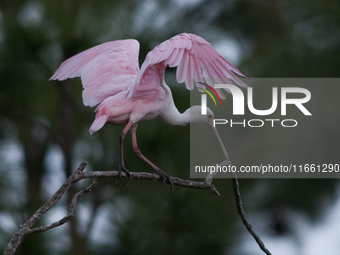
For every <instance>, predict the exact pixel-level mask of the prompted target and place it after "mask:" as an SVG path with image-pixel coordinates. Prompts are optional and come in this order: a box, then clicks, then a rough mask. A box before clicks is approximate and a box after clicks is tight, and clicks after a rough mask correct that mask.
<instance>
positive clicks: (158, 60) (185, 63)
mask: <svg viewBox="0 0 340 255" xmlns="http://www.w3.org/2000/svg"><path fill="white" fill-rule="evenodd" d="M166 66H169V67H176V66H177V73H176V78H177V81H178V82H179V83H183V82H184V83H185V86H186V88H187V89H189V90H192V89H193V88H194V84H195V82H194V81H196V82H197V81H200V82H207V83H210V84H211V85H213V84H218V83H229V84H233V83H232V82H231V80H232V81H233V82H234V83H236V84H238V85H239V86H242V87H247V85H246V84H245V83H244V82H243V81H242V80H241V79H240V78H239V77H238V76H240V77H245V78H246V76H245V75H244V74H243V73H241V72H240V71H239V70H238V69H237V68H236V67H234V66H233V65H232V64H230V63H229V62H228V61H227V60H225V59H224V58H223V57H222V56H221V55H220V54H218V53H217V52H216V50H215V49H214V48H213V47H212V46H211V44H210V43H209V42H207V41H206V40H204V39H203V38H202V37H199V36H197V35H193V34H187V33H183V34H180V35H177V36H174V37H172V38H171V39H169V40H167V41H165V42H163V43H161V44H160V45H158V46H157V47H156V48H154V49H153V50H152V51H150V52H149V53H148V55H147V56H146V59H145V61H144V63H143V65H142V67H141V71H140V73H139V74H138V76H137V79H136V81H135V83H134V85H133V86H132V87H131V88H130V91H129V95H128V97H146V96H148V95H150V93H152V91H154V90H157V88H156V87H157V86H159V85H160V84H161V83H159V82H151V83H150V82H146V80H145V79H146V78H147V77H149V76H150V74H152V73H157V75H158V76H159V77H163V73H164V71H165V67H166ZM154 77H155V76H154ZM160 79H162V78H160ZM150 80H151V79H148V81H150ZM157 80H159V78H158V77H157ZM196 85H197V86H198V87H202V86H203V85H201V84H198V83H196ZM216 90H217V91H218V93H219V94H220V96H221V97H222V98H224V95H223V93H222V92H221V91H220V90H219V89H216Z"/></svg>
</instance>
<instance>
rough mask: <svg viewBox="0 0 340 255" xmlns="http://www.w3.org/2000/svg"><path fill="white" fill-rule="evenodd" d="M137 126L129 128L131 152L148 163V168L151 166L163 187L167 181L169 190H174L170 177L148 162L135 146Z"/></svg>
mask: <svg viewBox="0 0 340 255" xmlns="http://www.w3.org/2000/svg"><path fill="white" fill-rule="evenodd" d="M137 125H138V124H135V125H133V126H132V127H131V133H132V148H133V152H134V153H135V154H136V155H137V156H138V157H140V158H141V159H142V160H144V161H145V162H146V163H148V165H149V166H151V167H152V168H153V169H154V170H155V171H156V172H157V173H158V174H159V175H160V176H161V178H162V180H163V187H164V186H165V181H166V180H168V182H169V183H170V185H171V190H172V191H173V190H174V183H173V181H172V180H171V176H170V175H168V174H167V173H165V172H164V171H163V170H161V169H160V168H159V167H158V166H156V165H155V164H154V163H152V162H151V161H150V160H148V159H147V158H146V157H145V156H144V155H143V154H142V152H141V151H140V149H139V148H138V145H137V137H136V130H137Z"/></svg>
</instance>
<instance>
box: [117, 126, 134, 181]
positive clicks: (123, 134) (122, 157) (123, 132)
mask: <svg viewBox="0 0 340 255" xmlns="http://www.w3.org/2000/svg"><path fill="white" fill-rule="evenodd" d="M132 124H133V123H132V122H129V123H128V124H127V125H126V127H125V128H124V129H123V131H122V133H121V134H120V161H119V177H118V179H120V178H121V174H122V171H123V172H125V173H126V174H127V175H128V176H129V181H128V184H129V183H130V181H131V179H132V176H131V174H130V171H129V170H127V169H126V167H125V163H124V138H125V135H126V133H127V132H128V131H129V129H130V128H131V126H132Z"/></svg>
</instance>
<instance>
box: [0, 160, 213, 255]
mask: <svg viewBox="0 0 340 255" xmlns="http://www.w3.org/2000/svg"><path fill="white" fill-rule="evenodd" d="M86 165H87V162H82V163H81V164H80V165H79V166H78V168H77V170H76V171H75V172H74V173H73V174H72V175H71V176H70V177H69V178H68V179H67V180H66V181H65V182H64V184H63V185H62V186H61V187H60V188H59V189H58V190H57V192H56V193H55V194H54V195H53V196H52V197H51V198H50V199H49V200H47V201H46V203H45V204H44V205H43V206H41V207H40V208H39V209H38V210H37V211H36V212H35V213H34V214H33V215H32V217H31V218H29V219H28V220H27V221H26V222H25V223H24V224H23V225H21V226H20V227H19V230H18V231H17V232H16V233H15V234H14V236H13V237H12V239H11V240H10V241H9V243H8V245H7V248H6V250H5V251H4V255H12V254H14V253H15V251H16V250H17V249H18V247H19V246H20V245H21V243H22V242H23V241H24V239H25V237H26V236H27V235H30V234H35V233H40V232H44V231H47V230H50V229H53V228H56V227H59V226H61V225H63V224H65V223H67V222H69V221H70V220H72V219H73V218H74V216H75V208H76V204H77V202H78V201H79V199H80V198H82V197H83V196H84V195H85V194H86V193H88V192H90V191H91V189H92V188H93V186H94V185H95V184H96V180H97V178H117V177H119V171H106V172H101V171H94V172H84V169H85V167H86ZM121 176H122V177H123V178H126V179H128V178H129V177H128V176H127V175H126V174H125V173H121ZM131 176H132V179H145V180H153V181H163V180H162V178H161V177H160V176H159V175H158V174H156V173H144V172H137V173H136V172H131ZM89 178H91V179H93V183H92V184H91V185H90V186H88V187H86V188H85V189H83V190H82V191H80V192H78V193H77V194H75V195H74V197H73V198H72V202H71V204H70V205H69V210H68V213H67V215H66V216H65V217H63V218H62V219H60V220H59V221H56V222H54V223H52V224H49V225H45V226H40V227H36V228H33V229H32V227H33V225H34V224H35V223H36V222H37V221H38V220H39V219H41V217H42V216H43V215H44V214H45V213H46V212H47V211H48V210H49V209H51V208H52V207H53V206H54V205H55V204H56V203H57V202H58V201H59V200H60V199H61V198H62V197H63V195H64V194H65V193H66V192H67V190H68V189H69V188H70V187H71V186H72V185H73V184H74V183H76V182H78V181H80V180H83V179H89ZM171 180H172V181H173V183H174V185H177V186H182V187H185V188H194V189H210V190H211V192H212V193H213V194H216V195H219V193H218V191H217V189H216V188H215V186H214V185H212V184H211V182H210V183H209V182H195V181H190V180H182V179H180V178H177V177H171Z"/></svg>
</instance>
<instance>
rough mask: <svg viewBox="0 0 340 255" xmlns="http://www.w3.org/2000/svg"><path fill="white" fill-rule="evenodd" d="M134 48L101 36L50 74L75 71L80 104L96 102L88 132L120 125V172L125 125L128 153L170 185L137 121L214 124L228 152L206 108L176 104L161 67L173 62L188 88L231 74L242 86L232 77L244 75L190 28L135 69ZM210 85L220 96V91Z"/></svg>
mask: <svg viewBox="0 0 340 255" xmlns="http://www.w3.org/2000/svg"><path fill="white" fill-rule="evenodd" d="M138 53H139V43H138V41H136V40H133V39H127V40H118V41H112V42H106V43H103V44H100V45H98V46H95V47H92V48H90V49H88V50H86V51H83V52H81V53H79V54H77V55H75V56H73V57H71V58H69V59H67V60H65V61H64V62H63V63H62V64H61V65H60V66H59V68H58V69H57V70H56V71H55V73H54V74H53V76H52V77H51V78H50V80H65V79H67V78H74V77H78V76H80V77H81V80H82V84H83V87H84V90H83V101H84V105H86V106H91V107H93V106H95V105H97V104H100V105H99V106H98V107H97V109H96V112H97V114H96V117H95V120H94V122H93V124H92V126H91V127H90V133H91V134H92V133H93V132H95V131H97V130H99V129H101V128H102V127H103V126H104V124H105V123H108V124H112V125H126V126H125V128H124V130H123V131H122V133H121V134H120V153H121V155H120V164H119V171H120V173H121V171H124V172H125V173H126V174H127V175H128V176H130V180H131V174H130V172H129V171H128V170H127V169H126V167H125V164H124V153H123V142H124V138H125V135H126V133H127V132H128V131H129V130H131V133H132V147H133V151H134V153H135V154H136V155H137V156H138V157H140V158H141V159H142V160H144V161H145V162H146V163H147V164H149V165H150V166H151V167H152V168H153V169H154V170H155V171H156V172H157V173H158V174H159V175H160V176H161V178H162V180H163V185H165V181H166V180H167V181H168V182H169V183H170V184H171V188H172V189H173V182H172V180H171V177H170V176H169V175H168V174H166V173H165V172H163V171H162V170H161V169H160V168H159V167H157V166H156V165H154V164H153V163H152V162H151V161H150V160H148V159H147V158H146V157H145V156H144V155H143V154H142V153H141V151H140V150H139V148H138V146H137V139H136V130H137V126H138V123H139V122H141V121H146V120H151V119H154V118H159V119H161V120H162V121H164V122H165V123H167V124H169V125H179V126H184V125H187V124H189V123H190V122H198V123H203V124H206V125H208V126H209V127H211V128H212V129H213V130H214V132H215V134H216V136H217V138H218V140H219V143H220V145H221V146H222V150H223V152H224V154H225V156H226V157H227V159H228V154H227V151H226V150H225V148H224V146H223V143H222V141H221V139H220V137H219V135H218V133H217V130H216V128H215V127H214V126H213V119H214V115H213V113H212V111H211V110H210V109H209V108H208V109H207V114H206V115H202V114H201V106H192V107H190V108H189V109H187V110H186V111H185V112H184V113H180V112H179V111H178V110H177V108H176V106H175V104H174V101H173V98H172V94H171V90H170V88H169V87H168V86H167V85H166V84H165V81H164V72H165V68H166V67H167V66H169V67H177V73H176V77H177V82H179V83H183V82H184V83H185V86H186V88H187V89H189V90H192V89H193V88H194V87H195V85H196V86H198V87H202V86H203V85H202V84H201V82H204V81H205V80H206V79H207V80H209V81H211V82H213V83H214V84H217V83H219V84H221V83H224V84H228V83H229V84H233V83H232V82H231V81H230V80H232V81H234V82H235V83H236V84H238V85H240V86H244V87H246V86H247V85H246V84H244V83H243V82H242V81H241V80H240V79H239V78H238V76H241V77H246V76H245V75H244V74H242V73H241V72H240V71H239V70H238V69H237V68H236V67H234V66H233V65H232V64H230V63H229V62H228V61H227V60H225V59H224V58H223V57H222V56H221V55H219V54H218V53H217V52H216V51H215V49H214V48H213V47H212V46H211V45H210V43H209V42H207V41H206V40H204V39H203V38H202V37H199V36H197V35H194V34H187V33H182V34H179V35H177V36H174V37H172V38H171V39H169V40H167V41H165V42H163V43H161V44H160V45H158V46H157V47H155V48H154V49H153V50H152V51H150V52H149V53H148V54H147V56H146V58H145V61H144V63H143V64H142V66H141V68H140V69H139V65H138ZM237 75H238V76H237ZM208 78H209V79H208ZM199 82H200V83H199ZM216 90H217V91H218V93H219V95H220V97H222V98H224V95H223V93H222V91H220V90H219V89H216Z"/></svg>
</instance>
